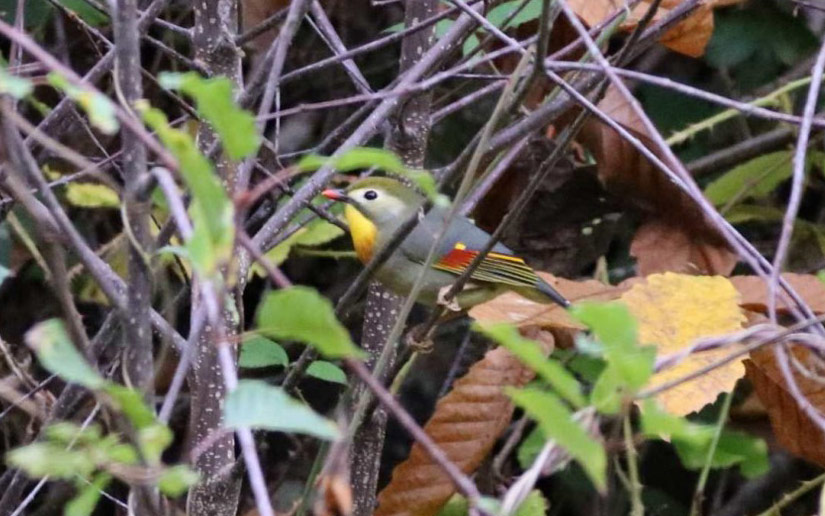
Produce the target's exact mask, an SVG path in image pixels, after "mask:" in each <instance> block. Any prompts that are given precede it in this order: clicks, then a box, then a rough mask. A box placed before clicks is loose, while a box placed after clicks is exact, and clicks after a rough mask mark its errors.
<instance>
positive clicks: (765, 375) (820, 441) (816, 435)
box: [745, 345, 825, 466]
mask: <svg viewBox="0 0 825 516" xmlns="http://www.w3.org/2000/svg"><path fill="white" fill-rule="evenodd" d="M790 349H791V353H792V355H793V356H794V357H795V358H796V360H797V361H799V363H801V364H803V365H805V366H806V368H807V369H808V370H810V371H812V372H814V373H815V374H817V375H818V377H819V379H818V380H814V379H812V378H807V377H806V376H805V375H803V374H801V373H800V372H798V371H796V370H794V369H793V368H792V369H791V370H792V372H793V376H794V379H795V380H796V384H797V385H798V386H799V390H800V391H801V392H802V394H803V395H804V396H805V397H806V398H807V399H808V401H810V403H811V404H812V405H813V406H814V407H816V408H817V409H818V410H820V411H822V410H825V383H823V382H822V380H821V378H822V376H823V373H825V364H823V362H822V360H821V359H819V358H817V357H815V356H814V355H813V353H811V351H810V350H809V349H807V348H805V347H802V346H799V345H791V346H790ZM745 368H746V370H747V377H748V379H749V380H750V381H751V384H753V388H754V391H755V392H756V395H757V396H758V397H759V399H760V401H761V402H762V404H763V405H764V406H765V408H766V409H767V411H768V416H769V418H770V420H771V427H772V428H773V431H774V435H775V436H776V440H777V441H778V442H779V444H781V445H782V446H783V447H784V448H786V449H787V450H788V451H789V452H791V453H792V454H794V455H797V456H799V457H802V458H804V459H806V460H809V461H811V462H814V463H816V464H819V465H820V466H825V434H823V432H822V429H821V428H819V427H818V426H817V425H816V423H814V422H813V421H812V420H811V419H810V417H808V415H807V414H805V413H804V412H803V411H802V410H801V409H800V407H799V404H798V403H797V401H796V400H795V399H794V397H793V395H792V394H791V393H790V392H789V390H788V386H787V383H786V382H785V378H784V377H783V375H782V372H781V371H780V370H779V367H778V365H777V363H776V360H775V358H774V352H773V349H772V348H770V347H765V348H761V349H757V350H755V351H753V352H751V354H750V360H746V361H745Z"/></svg>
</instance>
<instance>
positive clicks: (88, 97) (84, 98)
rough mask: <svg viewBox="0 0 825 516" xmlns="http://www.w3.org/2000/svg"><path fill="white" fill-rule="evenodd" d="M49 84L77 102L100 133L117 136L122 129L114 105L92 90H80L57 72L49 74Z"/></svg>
mask: <svg viewBox="0 0 825 516" xmlns="http://www.w3.org/2000/svg"><path fill="white" fill-rule="evenodd" d="M49 83H50V84H51V85H52V86H54V87H55V88H57V89H59V90H61V91H62V92H63V93H65V94H66V96H67V97H69V98H70V99H72V100H73V101H75V103H76V104H77V105H78V106H80V107H81V108H82V109H83V111H85V112H86V114H87V115H88V116H89V122H91V124H92V125H93V126H95V127H96V128H97V129H98V130H100V132H102V133H105V134H115V133H116V132H117V130H118V129H119V128H120V123H119V122H118V121H117V115H116V112H117V111H116V109H115V105H114V103H113V102H112V101H111V100H109V98H108V97H106V96H104V95H102V94H100V93H98V92H96V91H95V90H93V89H91V88H80V87H77V86H75V85H73V84H71V83H69V81H68V80H66V78H65V77H63V76H62V75H59V74H57V73H55V72H52V73H50V74H49Z"/></svg>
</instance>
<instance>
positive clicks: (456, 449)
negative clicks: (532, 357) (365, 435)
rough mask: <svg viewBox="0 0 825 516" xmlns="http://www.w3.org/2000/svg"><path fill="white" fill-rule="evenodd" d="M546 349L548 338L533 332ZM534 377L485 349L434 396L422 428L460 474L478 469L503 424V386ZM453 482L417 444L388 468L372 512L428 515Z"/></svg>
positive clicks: (502, 353)
mask: <svg viewBox="0 0 825 516" xmlns="http://www.w3.org/2000/svg"><path fill="white" fill-rule="evenodd" d="M528 336H530V337H533V338H536V337H537V338H538V340H539V342H543V343H544V344H545V346H546V352H548V353H549V351H550V349H551V348H552V337H550V336H549V335H548V334H547V333H546V332H539V331H538V330H534V331H533V332H532V333H531V334H528ZM533 376H534V373H533V371H532V370H530V369H529V368H527V367H526V366H524V364H522V363H521V362H520V361H519V360H518V359H517V358H516V357H514V356H513V355H511V354H510V353H509V352H508V351H507V350H506V349H504V348H496V349H493V350H492V351H489V352H487V354H486V355H485V356H484V358H483V359H481V360H480V361H479V362H477V363H476V364H474V365H473V366H472V367H471V368H470V370H469V371H468V372H467V374H466V375H464V376H463V377H462V378H460V379H459V380H457V381H456V382H455V385H454V386H453V389H452V391H450V393H449V394H447V395H446V396H444V397H443V398H442V399H441V400H439V402H438V404H437V405H436V409H435V413H434V414H433V416H432V417H431V418H430V420H429V421H428V422H427V424H426V425H425V426H424V430H425V432H427V434H428V435H429V436H430V437H431V438H432V439H433V440H434V441H435V443H436V444H437V445H438V446H439V447H441V449H442V450H444V453H445V454H446V455H447V457H448V458H449V459H450V460H451V461H453V462H454V463H455V464H456V465H457V466H458V467H459V468H460V469H461V470H462V471H463V472H465V473H471V472H473V471H475V470H476V468H478V466H479V465H480V464H481V462H482V461H483V460H484V458H485V457H486V456H487V454H488V453H489V452H490V450H491V449H492V448H493V445H494V444H495V442H496V440H497V439H498V438H499V436H500V435H501V434H502V433H503V432H504V430H505V429H506V428H507V425H508V424H509V423H510V418H511V417H512V415H513V404H512V402H511V401H510V398H509V397H507V396H506V395H505V394H504V387H522V386H524V385H525V384H526V383H527V382H529V381H530V380H531V379H532V378H533ZM454 492H455V486H453V484H452V482H450V479H449V477H448V476H447V475H446V474H445V473H444V471H443V470H441V468H440V467H439V466H438V465H437V464H435V463H434V462H433V461H432V459H431V458H430V456H429V455H427V453H426V452H425V451H424V450H423V449H422V448H421V447H420V446H419V445H418V444H413V447H412V450H411V451H410V455H409V457H408V458H407V460H405V461H404V462H402V463H401V464H399V465H398V466H396V467H395V469H394V470H393V472H392V480H391V481H390V483H389V484H388V485H387V487H385V488H384V489H383V490H382V491H381V492H380V493H379V494H378V509H377V510H376V512H375V516H431V515H433V514H436V513H437V512H438V510H439V509H440V508H441V507H442V506H443V505H444V504H445V503H446V502H447V500H449V498H450V497H451V496H452V495H453V493H454Z"/></svg>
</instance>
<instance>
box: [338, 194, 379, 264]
mask: <svg viewBox="0 0 825 516" xmlns="http://www.w3.org/2000/svg"><path fill="white" fill-rule="evenodd" d="M344 217H346V219H347V224H349V231H350V235H352V245H353V247H355V254H356V255H358V259H359V260H361V262H362V263H367V262H368V261H370V258H372V251H373V249H374V248H375V239H376V236H377V235H378V228H376V227H375V224H373V223H372V222H371V221H370V219H368V218H367V217H365V216H364V215H363V214H362V213H361V212H360V211H358V209H357V208H356V207H354V206H351V205H349V204H348V205H346V207H345V208H344Z"/></svg>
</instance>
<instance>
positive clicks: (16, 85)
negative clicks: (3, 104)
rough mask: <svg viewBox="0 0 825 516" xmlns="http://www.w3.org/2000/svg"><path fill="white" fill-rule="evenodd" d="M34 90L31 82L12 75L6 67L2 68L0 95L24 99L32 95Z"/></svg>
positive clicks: (0, 69)
mask: <svg viewBox="0 0 825 516" xmlns="http://www.w3.org/2000/svg"><path fill="white" fill-rule="evenodd" d="M33 89H34V87H33V86H32V83H31V82H30V81H28V80H26V79H23V78H21V77H17V76H16V75H12V74H10V73H9V72H8V71H7V70H6V68H5V67H3V66H0V94H4V95H11V96H12V97H14V98H16V99H22V98H24V97H27V96H28V95H29V94H31V92H32V90H33Z"/></svg>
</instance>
